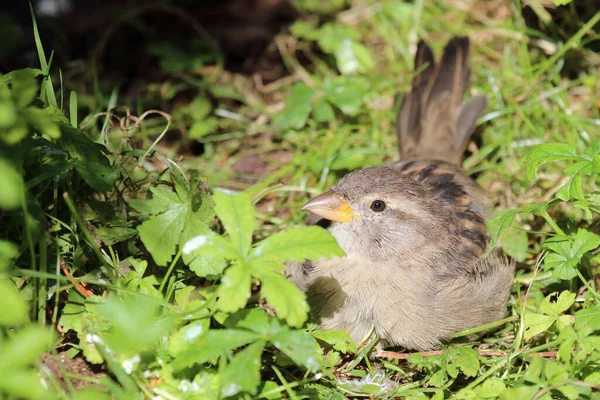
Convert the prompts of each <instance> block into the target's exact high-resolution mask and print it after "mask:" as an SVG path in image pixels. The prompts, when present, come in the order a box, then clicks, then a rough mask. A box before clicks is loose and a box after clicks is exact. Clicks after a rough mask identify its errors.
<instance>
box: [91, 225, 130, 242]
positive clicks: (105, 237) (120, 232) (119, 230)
mask: <svg viewBox="0 0 600 400" xmlns="http://www.w3.org/2000/svg"><path fill="white" fill-rule="evenodd" d="M94 233H95V234H96V235H97V236H98V237H99V238H100V240H102V241H103V242H104V243H105V244H107V245H108V246H112V245H113V244H115V243H119V242H124V241H125V240H127V239H130V238H132V237H134V236H135V235H136V233H137V230H135V229H133V228H126V227H120V226H119V227H116V226H115V227H108V226H101V227H99V228H97V229H96V230H95V231H94Z"/></svg>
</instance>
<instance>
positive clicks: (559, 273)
mask: <svg viewBox="0 0 600 400" xmlns="http://www.w3.org/2000/svg"><path fill="white" fill-rule="evenodd" d="M548 242H549V241H546V243H545V246H546V247H548V248H549V249H551V250H552V252H550V253H548V255H547V256H546V258H545V259H544V269H545V270H550V269H551V270H552V276H553V277H555V278H559V279H572V278H574V277H575V276H577V265H578V264H579V262H580V261H581V258H582V257H583V255H584V254H585V253H587V252H589V251H592V250H594V249H596V248H597V247H598V246H600V237H599V236H598V235H596V234H595V233H592V232H589V231H587V230H585V229H582V228H579V229H578V230H577V234H576V235H575V240H574V241H573V243H570V242H569V241H567V240H562V241H557V242H550V243H549V244H547V243H548Z"/></svg>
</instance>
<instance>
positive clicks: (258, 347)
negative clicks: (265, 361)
mask: <svg viewBox="0 0 600 400" xmlns="http://www.w3.org/2000/svg"><path fill="white" fill-rule="evenodd" d="M264 347H265V342H263V341H257V342H255V343H252V344H251V345H249V346H248V347H246V348H245V349H243V350H241V351H240V352H238V353H237V354H236V355H235V356H234V357H233V359H232V360H231V363H229V365H228V366H227V367H226V368H225V371H223V372H222V373H221V394H222V395H223V396H225V397H230V396H234V395H236V394H238V393H240V392H247V393H250V394H252V395H254V394H256V389H257V388H258V384H259V383H260V356H261V355H262V352H263V349H264Z"/></svg>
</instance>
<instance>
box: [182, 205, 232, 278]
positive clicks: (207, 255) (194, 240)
mask: <svg viewBox="0 0 600 400" xmlns="http://www.w3.org/2000/svg"><path fill="white" fill-rule="evenodd" d="M188 215H189V216H188V218H187V223H186V225H185V227H184V229H183V232H182V233H181V244H180V246H181V249H182V253H183V261H184V262H185V263H186V264H188V265H189V266H190V269H191V270H192V271H194V272H195V273H196V275H198V276H200V277H206V276H216V275H219V274H221V273H222V272H223V270H224V269H225V267H226V266H227V262H226V259H238V258H240V257H239V255H238V253H237V250H236V249H235V248H234V247H233V245H232V244H231V242H230V241H229V240H227V239H225V238H224V237H222V236H219V235H217V234H216V233H214V232H213V231H211V230H210V227H209V226H208V224H207V219H208V218H209V219H212V218H213V216H214V212H213V210H212V209H200V210H198V211H196V212H193V213H192V212H191V211H190V213H189V214H188Z"/></svg>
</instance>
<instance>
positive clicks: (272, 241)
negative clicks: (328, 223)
mask: <svg viewBox="0 0 600 400" xmlns="http://www.w3.org/2000/svg"><path fill="white" fill-rule="evenodd" d="M343 255H344V252H343V250H342V249H341V248H340V247H339V245H338V244H337V242H336V240H335V239H334V237H333V236H331V234H330V233H329V232H328V231H326V230H325V229H323V228H321V227H320V226H301V227H297V228H293V229H290V230H287V231H284V232H279V233H276V234H274V235H271V236H269V237H268V238H267V239H265V240H263V241H261V242H260V243H259V244H258V245H257V246H256V247H255V248H254V250H253V251H252V257H253V259H254V260H255V261H258V262H261V263H283V262H285V261H288V260H295V261H304V260H307V259H319V258H322V257H332V256H338V257H341V256H343Z"/></svg>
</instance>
